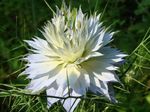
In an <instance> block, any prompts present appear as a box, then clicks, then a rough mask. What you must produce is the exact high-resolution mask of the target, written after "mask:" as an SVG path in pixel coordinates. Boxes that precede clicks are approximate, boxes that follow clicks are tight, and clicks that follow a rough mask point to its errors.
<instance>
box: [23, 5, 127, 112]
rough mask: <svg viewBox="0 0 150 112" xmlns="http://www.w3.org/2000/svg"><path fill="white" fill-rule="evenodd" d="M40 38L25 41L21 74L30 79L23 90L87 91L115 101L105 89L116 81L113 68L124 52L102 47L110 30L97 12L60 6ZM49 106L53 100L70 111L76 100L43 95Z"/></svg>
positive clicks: (109, 37)
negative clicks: (24, 62) (25, 53)
mask: <svg viewBox="0 0 150 112" xmlns="http://www.w3.org/2000/svg"><path fill="white" fill-rule="evenodd" d="M41 32H42V34H43V36H44V39H42V38H39V37H35V38H33V39H32V40H26V42H27V43H28V45H29V46H30V47H31V49H30V50H31V51H32V52H31V53H29V54H28V56H27V57H25V58H24V59H25V60H26V61H27V62H28V63H27V64H26V66H27V68H26V69H25V70H24V72H23V73H22V74H26V75H27V78H29V79H31V82H30V84H29V85H28V86H27V89H28V90H30V91H31V93H33V94H38V93H40V92H42V91H46V94H47V95H52V96H58V97H68V96H76V97H79V96H83V95H85V94H86V92H87V91H91V92H93V93H96V94H101V95H104V96H106V97H107V98H108V99H109V100H111V101H116V100H115V98H114V96H113V95H112V94H111V92H112V89H109V86H108V85H109V84H108V83H111V82H119V80H118V77H117V75H116V74H115V72H114V71H115V70H116V69H117V67H116V65H117V63H118V62H121V61H123V59H122V58H123V57H125V56H126V55H125V54H123V53H121V52H120V51H118V50H116V49H114V48H111V47H109V46H106V45H107V44H108V43H110V42H111V40H112V36H113V34H114V32H110V31H108V29H107V28H105V27H103V26H102V23H101V22H100V15H97V14H94V15H90V16H87V15H85V14H83V13H82V10H81V8H79V10H77V9H73V10H70V8H68V9H67V8H66V7H63V8H61V9H57V12H56V14H54V17H53V18H52V19H51V20H50V21H48V22H47V23H46V24H45V26H44V27H43V30H42V31H41ZM47 101H48V106H49V107H50V106H51V105H52V104H54V103H55V102H57V101H60V102H61V103H62V104H63V107H64V108H65V109H66V111H67V112H72V111H73V110H74V109H75V107H76V106H77V104H78V103H79V101H80V99H77V100H76V98H67V99H65V100H61V99H57V98H50V97H48V98H47Z"/></svg>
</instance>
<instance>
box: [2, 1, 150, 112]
mask: <svg viewBox="0 0 150 112" xmlns="http://www.w3.org/2000/svg"><path fill="white" fill-rule="evenodd" d="M65 1H66V3H67V4H68V5H69V4H71V6H72V7H79V6H81V7H82V10H83V12H86V13H88V14H93V12H95V11H97V12H98V13H102V18H101V19H102V20H103V21H104V25H106V26H108V25H111V28H112V29H113V30H114V31H119V32H118V33H117V34H116V35H115V36H114V41H113V42H112V45H113V46H114V47H117V48H119V49H121V50H122V51H124V52H126V53H127V54H129V56H128V57H127V59H126V63H125V64H124V65H123V66H122V67H121V68H120V70H119V71H118V74H120V75H119V77H120V78H121V82H123V84H124V87H122V86H120V85H117V84H116V85H115V86H114V88H115V93H116V98H117V100H118V101H119V103H118V104H112V103H110V102H109V101H107V100H105V99H103V97H101V96H92V95H87V99H83V100H82V102H80V104H79V105H78V107H77V109H76V112H100V111H101V112H150V107H149V105H150V92H149V89H150V80H149V79H150V21H149V20H150V14H149V10H150V1H149V0H107V1H106V0H78V1H77V0H71V1H70V0H65ZM47 2H48V4H49V6H50V8H51V9H53V10H54V11H55V6H56V5H57V6H59V7H60V6H61V3H62V1H61V0H49V1H48V0H47ZM51 9H49V8H48V7H47V5H46V4H45V2H44V0H1V1H0V13H1V16H0V49H1V53H0V59H1V60H0V83H1V84H0V105H1V106H0V112H7V111H9V112H47V111H50V112H60V111H64V109H63V108H62V107H61V105H60V104H59V103H56V104H55V105H54V106H52V107H51V108H50V110H47V108H46V99H45V97H42V96H41V97H40V96H30V95H27V94H24V90H23V88H24V87H25V85H26V84H27V81H26V80H24V78H23V77H20V78H18V74H19V73H21V71H22V70H23V69H24V67H23V66H24V65H23V62H22V61H21V60H20V59H21V58H22V57H23V56H24V54H25V53H26V45H25V44H24V42H23V40H25V39H30V38H32V37H33V36H34V35H41V34H40V33H39V31H38V29H41V26H43V25H44V23H45V22H46V21H47V20H49V19H50V18H51V17H52V16H53V13H52V11H51ZM43 94H44V93H43Z"/></svg>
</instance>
